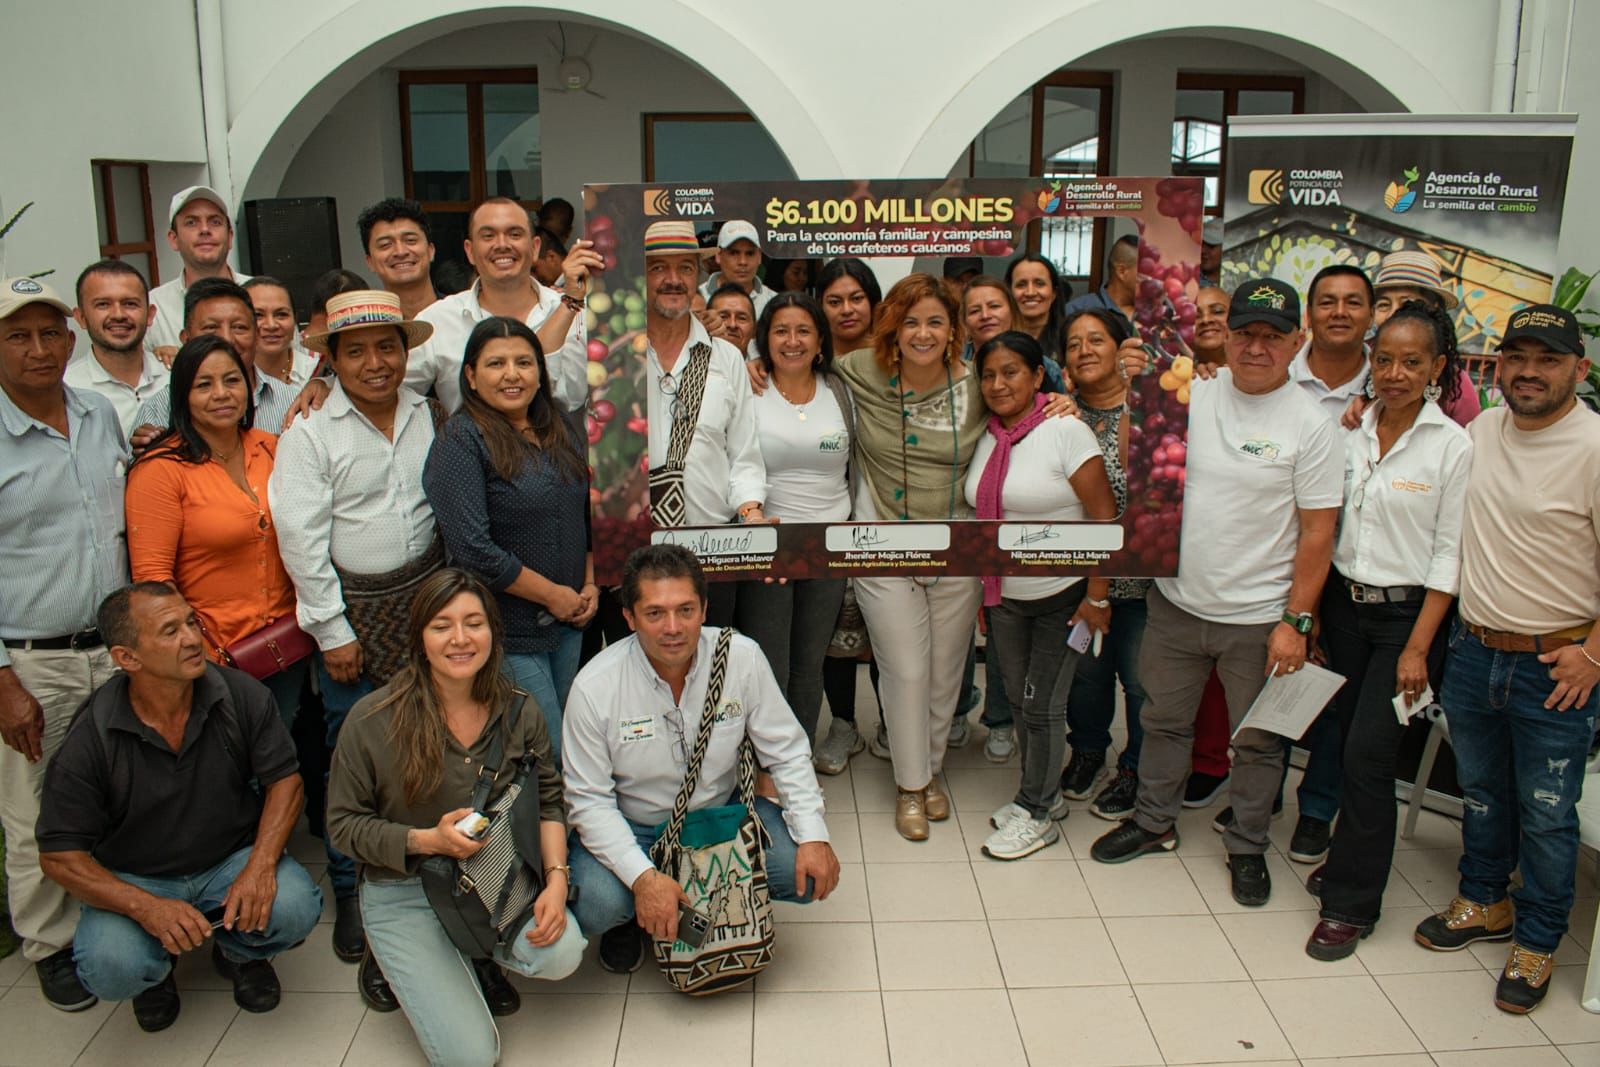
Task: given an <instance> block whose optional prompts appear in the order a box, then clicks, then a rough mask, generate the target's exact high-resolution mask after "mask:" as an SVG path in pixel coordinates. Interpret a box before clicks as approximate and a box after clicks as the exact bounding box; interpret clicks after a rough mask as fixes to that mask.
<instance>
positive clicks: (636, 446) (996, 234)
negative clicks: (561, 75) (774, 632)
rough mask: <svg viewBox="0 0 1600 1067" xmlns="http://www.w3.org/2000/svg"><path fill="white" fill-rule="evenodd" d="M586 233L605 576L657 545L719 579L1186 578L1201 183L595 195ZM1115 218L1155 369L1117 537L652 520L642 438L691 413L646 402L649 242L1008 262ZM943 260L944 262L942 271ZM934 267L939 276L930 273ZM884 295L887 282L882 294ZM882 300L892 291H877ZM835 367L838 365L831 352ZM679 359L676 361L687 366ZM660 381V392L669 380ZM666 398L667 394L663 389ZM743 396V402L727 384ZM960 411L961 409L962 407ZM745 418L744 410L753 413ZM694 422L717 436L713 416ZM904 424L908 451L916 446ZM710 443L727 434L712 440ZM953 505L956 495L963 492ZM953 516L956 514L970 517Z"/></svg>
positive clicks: (825, 186)
mask: <svg viewBox="0 0 1600 1067" xmlns="http://www.w3.org/2000/svg"><path fill="white" fill-rule="evenodd" d="M583 197H584V212H585V230H584V233H585V236H586V237H588V238H589V239H591V240H593V241H594V242H595V246H596V249H597V250H598V251H599V252H601V253H602V254H603V255H604V256H605V258H606V269H605V270H604V271H603V272H601V273H600V274H599V276H598V277H596V278H595V279H593V282H592V285H591V287H590V290H589V295H588V308H587V319H588V329H589V333H588V337H589V340H588V358H589V365H588V375H589V385H590V396H589V406H588V411H587V415H586V421H585V426H586V429H587V431H588V438H589V445H590V449H589V462H590V467H591V472H592V475H591V486H592V489H591V491H590V503H591V509H592V513H591V519H592V529H593V543H594V554H595V572H596V577H597V579H598V580H599V581H600V582H602V583H615V582H616V581H618V580H619V577H620V574H621V570H622V563H623V560H624V559H626V557H627V554H628V552H629V551H631V550H632V549H633V548H635V547H638V546H639V545H642V544H645V543H648V542H650V541H651V540H654V541H657V542H661V541H669V542H672V543H676V544H683V545H687V546H688V547H690V548H692V549H693V550H694V551H695V552H696V553H697V554H698V555H699V556H700V558H701V562H702V563H703V564H704V566H705V569H706V573H707V576H708V577H709V578H711V579H712V580H713V581H717V580H724V581H725V580H732V579H749V578H762V577H787V578H844V577H862V576H870V575H886V574H892V575H902V576H908V577H909V576H938V575H952V576H955V575H1001V574H1005V575H1017V574H1024V575H1049V574H1076V575H1095V574H1099V575H1105V576H1108V577H1159V576H1164V575H1174V574H1177V572H1178V536H1179V532H1180V529H1181V523H1182V504H1183V485H1184V476H1185V459H1186V454H1187V452H1186V443H1187V429H1188V399H1189V397H1188V394H1189V390H1188V381H1189V376H1190V374H1191V371H1192V359H1191V357H1190V356H1188V355H1186V354H1185V353H1186V352H1187V344H1188V343H1189V342H1190V341H1192V340H1193V336H1194V321H1195V306H1194V297H1195V295H1196V293H1197V291H1198V286H1199V265H1198V261H1199V252H1200V245H1199V239H1200V225H1201V221H1202V219H1201V208H1202V187H1201V179H1199V178H1104V177H1082V178H1016V179H889V180H880V179H871V180H865V179H863V180H859V181H810V182H806V181H784V182H700V183H694V184H650V185H588V186H585V187H584V194H583ZM1100 217H1122V218H1126V219H1128V220H1130V221H1132V222H1133V224H1134V225H1135V226H1136V227H1137V229H1138V231H1139V240H1140V252H1139V270H1140V274H1141V276H1142V278H1141V283H1140V285H1139V287H1138V289H1139V292H1138V298H1137V300H1136V302H1135V308H1134V311H1135V316H1134V317H1135V318H1136V320H1137V321H1138V325H1139V328H1140V331H1141V334H1142V335H1143V336H1144V337H1145V338H1146V339H1147V341H1149V342H1150V348H1149V351H1150V352H1151V354H1152V363H1153V366H1152V367H1151V368H1150V369H1149V371H1148V372H1147V373H1145V374H1143V375H1141V376H1140V377H1139V378H1137V379H1136V380H1134V381H1133V382H1131V383H1130V388H1129V392H1128V401H1127V403H1128V412H1129V414H1128V423H1127V425H1128V427H1129V429H1128V459H1127V464H1126V469H1127V472H1128V505H1127V507H1126V508H1125V509H1124V511H1123V513H1122V514H1121V515H1120V516H1119V517H1118V518H1117V519H1115V520H1111V521H1107V522H1088V521H1085V522H1051V523H1032V524H1013V523H1002V522H981V521H978V520H972V519H956V520H955V521H938V522H922V521H904V522H878V523H854V522H848V523H793V522H784V523H779V524H777V525H767V524H755V525H727V526H677V527H672V528H667V529H662V528H658V526H657V524H656V523H654V522H653V521H652V513H651V493H650V484H649V483H650V479H649V472H650V469H651V467H653V466H659V465H660V464H662V463H663V462H664V460H665V456H652V455H650V454H649V448H648V442H649V436H650V435H649V427H650V424H651V422H653V421H654V420H657V419H662V420H667V419H670V418H672V417H673V413H674V412H676V411H678V410H680V408H679V406H678V405H677V404H675V403H673V399H674V398H671V397H665V396H663V395H661V393H660V390H658V389H652V388H651V387H650V381H651V377H650V374H649V372H648V371H647V360H648V359H650V358H651V357H650V342H649V338H648V336H647V334H646V325H647V309H646V305H645V301H646V294H645V256H644V237H645V231H646V229H647V228H648V227H649V225H650V224H651V223H654V222H658V221H661V220H679V219H681V220H687V221H689V222H691V223H692V224H693V226H694V228H695V230H697V231H699V232H700V233H701V234H702V235H703V236H706V237H709V236H710V233H711V232H712V231H714V230H715V229H716V227H717V226H718V225H719V224H722V225H725V224H727V223H729V222H730V221H734V220H741V221H743V222H745V223H747V224H749V225H751V226H752V227H753V228H754V230H755V232H756V233H757V236H758V237H759V241H760V245H761V248H762V251H763V253H764V254H765V255H767V256H769V257H777V258H781V259H814V260H817V261H819V262H820V261H825V260H828V259H832V258H834V257H836V256H854V257H857V258H860V259H864V260H866V261H867V262H868V264H869V265H871V263H872V260H873V259H874V258H880V257H916V256H922V257H945V256H1010V255H1012V254H1013V253H1014V252H1015V251H1016V250H1017V249H1018V248H1021V247H1025V245H1026V235H1027V229H1026V227H1028V225H1029V224H1030V223H1035V222H1038V221H1040V220H1043V224H1050V222H1051V220H1061V221H1060V222H1059V223H1058V224H1059V225H1068V226H1071V225H1074V224H1080V223H1085V222H1086V220H1089V219H1093V218H1100ZM934 261H935V262H938V259H937V258H936V259H935V260H934ZM936 269H937V268H936ZM885 280H887V279H885ZM884 289H885V290H887V289H888V285H885V286H884ZM836 355H837V354H836ZM679 358H680V360H681V359H682V358H683V357H681V356H680V357H679ZM658 377H663V376H660V375H658ZM662 388H665V386H663V387H662ZM734 388H735V389H736V390H739V389H744V388H747V387H746V386H745V383H743V382H739V383H734ZM960 402H961V403H965V402H966V401H965V400H964V399H961V400H960ZM746 411H747V413H748V411H749V405H746ZM700 422H701V424H702V425H704V424H705V423H706V419H705V418H704V417H702V419H701V420H700ZM916 430H917V426H916V425H915V424H914V423H911V424H909V425H908V427H907V428H906V429H905V430H904V432H903V436H904V439H905V442H906V447H908V448H915V447H917V435H916ZM710 432H711V433H712V434H713V435H714V436H716V435H720V434H722V432H723V427H721V426H715V427H712V429H711V431H710ZM954 491H955V492H960V491H961V487H960V486H956V487H955V490H954ZM962 504H963V507H961V508H957V506H956V505H955V504H954V503H952V505H951V509H950V510H951V513H952V515H954V514H957V513H965V508H964V501H963V502H962Z"/></svg>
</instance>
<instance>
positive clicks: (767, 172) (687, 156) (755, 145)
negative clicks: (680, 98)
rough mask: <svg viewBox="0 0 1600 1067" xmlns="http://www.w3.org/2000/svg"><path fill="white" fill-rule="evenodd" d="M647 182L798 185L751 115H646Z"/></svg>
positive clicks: (715, 113) (691, 113)
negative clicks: (779, 183) (776, 183)
mask: <svg viewBox="0 0 1600 1067" xmlns="http://www.w3.org/2000/svg"><path fill="white" fill-rule="evenodd" d="M642 118H643V119H644V178H643V180H644V181H647V182H697V181H725V182H728V181H745V182H760V181H793V180H794V168H793V167H791V166H790V165H789V160H788V157H786V156H785V155H784V154H783V150H782V149H780V148H779V147H778V144H777V142H776V141H774V140H773V139H772V135H771V134H769V133H768V132H767V128H766V127H765V126H763V125H761V123H759V122H757V121H756V119H755V116H754V115H752V114H750V113H749V112H748V111H688V112H684V111H677V112H646V113H645V114H644V115H643V116H642Z"/></svg>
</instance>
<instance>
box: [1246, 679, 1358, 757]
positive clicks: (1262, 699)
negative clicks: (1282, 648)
mask: <svg viewBox="0 0 1600 1067" xmlns="http://www.w3.org/2000/svg"><path fill="white" fill-rule="evenodd" d="M1343 684H1344V675H1342V674H1334V673H1333V672H1332V671H1330V670H1328V669H1327V668H1325V667H1319V666H1317V665H1316V664H1315V663H1311V662H1309V661H1308V662H1307V663H1306V664H1305V666H1303V667H1301V668H1300V669H1299V670H1297V671H1295V672H1294V673H1293V674H1276V673H1275V674H1273V676H1272V677H1271V678H1268V679H1267V684H1266V685H1264V686H1262V687H1261V695H1260V696H1258V697H1256V702H1255V703H1254V704H1251V705H1250V712H1249V714H1247V715H1246V716H1245V717H1244V719H1243V720H1241V721H1240V723H1239V730H1243V729H1246V728H1249V729H1254V730H1266V731H1268V732H1270V733H1275V734H1282V735H1283V736H1284V737H1287V738H1289V739H1291V740H1294V741H1298V740H1299V739H1300V737H1301V735H1303V734H1304V733H1305V732H1306V729H1307V728H1308V727H1309V726H1310V725H1311V723H1312V721H1313V720H1314V719H1316V717H1317V713H1318V712H1320V711H1321V710H1322V709H1323V708H1324V707H1326V706H1327V704H1328V701H1329V700H1330V699H1332V697H1333V694H1335V693H1337V692H1338V691H1339V687H1340V686H1341V685H1343ZM1239 730H1235V731H1234V732H1233V734H1234V736H1235V737H1237V736H1238V735H1239Z"/></svg>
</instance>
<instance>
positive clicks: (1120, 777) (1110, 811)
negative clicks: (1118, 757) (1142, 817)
mask: <svg viewBox="0 0 1600 1067" xmlns="http://www.w3.org/2000/svg"><path fill="white" fill-rule="evenodd" d="M1138 800H1139V776H1138V775H1137V774H1134V773H1133V772H1132V771H1130V770H1127V769H1125V768H1124V769H1120V770H1118V771H1117V776H1116V777H1115V778H1113V779H1111V784H1110V785H1108V786H1106V787H1105V788H1104V789H1102V790H1100V795H1099V796H1097V797H1095V798H1094V803H1093V804H1090V805H1089V814H1090V815H1097V816H1099V817H1100V818H1102V819H1110V820H1111V821H1112V822H1121V821H1122V820H1123V819H1126V818H1127V817H1128V816H1129V815H1132V814H1133V808H1134V805H1135V804H1136V803H1137V802H1138Z"/></svg>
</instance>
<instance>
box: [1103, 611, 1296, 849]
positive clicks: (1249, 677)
mask: <svg viewBox="0 0 1600 1067" xmlns="http://www.w3.org/2000/svg"><path fill="white" fill-rule="evenodd" d="M1148 603H1149V605H1150V621H1149V622H1148V623H1147V624H1146V627H1145V633H1144V647H1143V648H1142V649H1141V650H1140V654H1139V678H1140V680H1141V681H1143V682H1144V688H1145V692H1146V693H1147V694H1148V695H1149V701H1148V702H1147V703H1146V704H1145V706H1144V708H1143V710H1142V711H1141V712H1140V720H1141V722H1142V723H1143V724H1144V745H1143V747H1142V748H1141V749H1140V752H1139V801H1138V807H1137V808H1136V810H1135V814H1134V820H1135V821H1136V822H1137V823H1138V824H1139V825H1140V826H1141V827H1142V828H1144V829H1145V830H1148V831H1150V832H1151V833H1164V832H1165V831H1166V830H1167V829H1169V828H1170V827H1171V826H1172V825H1173V824H1174V823H1175V822H1177V820H1178V814H1179V812H1181V811H1182V810H1183V787H1184V784H1185V783H1186V782H1187V781H1188V780H1189V768H1190V759H1191V757H1192V754H1193V751H1194V719H1195V711H1196V710H1197V709H1198V708H1199V706H1200V694H1201V693H1202V692H1203V691H1204V690H1205V687H1206V679H1207V678H1208V677H1210V674H1211V671H1212V669H1213V668H1215V669H1216V672H1217V677H1218V678H1219V679H1221V681H1222V688H1223V691H1224V692H1225V693H1226V694H1227V697H1228V720H1229V722H1228V725H1229V726H1230V727H1231V728H1237V727H1238V725H1239V721H1240V720H1241V719H1243V718H1244V716H1245V713H1246V712H1248V711H1249V710H1250V705H1251V704H1253V703H1254V702H1255V699H1256V695H1257V694H1258V693H1260V692H1261V687H1262V686H1263V685H1264V684H1266V680H1267V679H1266V674H1265V671H1266V668H1267V635H1268V634H1270V633H1271V632H1272V629H1273V627H1274V626H1276V625H1277V623H1276V622H1262V623H1248V624H1243V625H1238V624H1231V623H1221V622H1207V621H1206V620H1205V619H1201V618H1198V617H1196V616H1194V615H1191V614H1189V613H1188V612H1187V611H1184V610H1183V609H1182V608H1180V607H1178V606H1177V605H1176V604H1174V603H1172V601H1170V600H1168V599H1167V598H1166V597H1164V596H1162V595H1161V590H1160V589H1158V588H1156V587H1154V586H1152V587H1151V589H1150V595H1149V597H1148ZM1283 758H1284V754H1283V739H1282V738H1281V737H1279V736H1278V735H1277V734H1272V733H1267V732H1266V731H1264V730H1244V731H1242V732H1241V733H1239V735H1238V736H1236V737H1235V738H1234V739H1233V775H1232V777H1231V778H1230V779H1229V782H1228V799H1229V801H1230V802H1231V803H1232V804H1233V815H1234V819H1233V824H1232V825H1231V826H1230V827H1229V828H1228V830H1227V832H1226V833H1225V834H1224V835H1223V843H1224V845H1225V846H1226V847H1227V850H1228V851H1229V852H1239V853H1256V854H1260V853H1263V852H1265V851H1266V850H1267V843H1268V839H1267V827H1268V823H1269V822H1270V821H1271V819H1272V802H1273V799H1274V798H1275V797H1276V796H1277V795H1278V783H1279V781H1280V779H1281V778H1282V776H1283Z"/></svg>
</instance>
